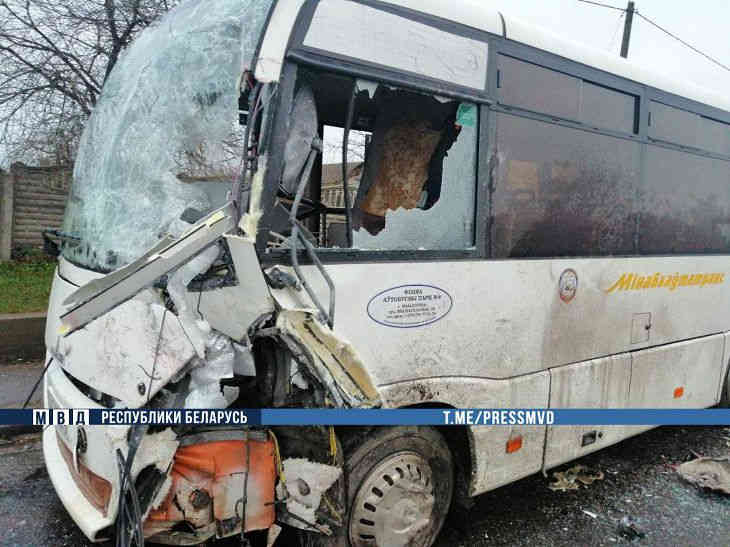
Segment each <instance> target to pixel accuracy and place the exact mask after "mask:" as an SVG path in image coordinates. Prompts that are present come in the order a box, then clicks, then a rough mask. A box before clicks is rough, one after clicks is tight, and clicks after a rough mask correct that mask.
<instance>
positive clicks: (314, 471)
mask: <svg viewBox="0 0 730 547" xmlns="http://www.w3.org/2000/svg"><path fill="white" fill-rule="evenodd" d="M282 464H283V466H284V476H285V477H286V483H281V482H280V483H279V484H278V485H277V489H276V490H277V498H278V499H280V500H285V501H286V510H287V513H289V514H286V513H285V514H284V515H282V516H281V518H280V520H281V521H282V522H285V523H286V524H289V525H290V526H294V527H295V528H301V529H303V530H312V531H317V532H324V533H327V532H330V533H331V530H330V529H329V527H328V526H326V525H322V524H318V523H317V516H316V514H315V512H316V511H317V510H318V509H319V506H320V503H322V496H323V495H324V494H325V492H327V490H329V488H330V487H331V486H332V485H333V484H334V483H335V481H336V480H337V479H339V478H340V475H341V474H342V468H340V467H335V466H333V465H325V464H323V463H317V462H313V461H310V460H307V459H304V458H288V459H286V460H284V461H283V462H282ZM292 515H294V516H292ZM297 517H298V518H297ZM306 523H310V524H316V526H314V527H313V526H310V525H307V524H306ZM327 535H329V534H327Z"/></svg>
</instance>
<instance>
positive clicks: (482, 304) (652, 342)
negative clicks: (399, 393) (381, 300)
mask: <svg viewBox="0 0 730 547" xmlns="http://www.w3.org/2000/svg"><path fill="white" fill-rule="evenodd" d="M729 265H730V258H729V257H726V256H697V257H656V258H654V257H641V258H595V259H555V260H542V259H541V260H495V261H490V260H480V261H476V260H474V261H472V260H469V261H450V262H441V261H431V262H416V263H413V262H409V263H400V262H398V263H393V262H390V263H360V264H329V265H327V271H328V272H329V274H330V276H331V277H332V279H333V280H334V283H335V287H336V290H337V306H336V310H335V331H336V332H337V333H338V334H339V335H341V336H343V337H344V338H346V339H348V340H349V341H350V342H351V343H352V344H353V345H354V346H355V347H356V348H357V350H358V351H359V352H360V355H361V357H362V359H363V361H364V362H365V363H366V364H368V365H369V367H370V372H371V374H372V375H373V377H374V378H375V380H376V382H377V383H378V384H381V385H382V384H390V383H393V382H400V381H406V380H412V379H421V378H430V377H439V376H466V377H477V378H511V377H514V376H520V375H524V374H529V373H532V372H537V371H540V370H546V369H549V368H552V367H557V366H561V365H566V364H570V363H577V362H581V361H588V360H591V359H595V358H598V357H604V356H607V355H615V354H618V353H623V352H626V351H635V350H638V349H642V348H645V347H649V346H659V345H664V344H670V343H672V342H677V341H680V340H687V339H690V338H697V337H701V336H707V335H710V334H716V333H721V332H724V331H726V330H728V329H729V328H730V278H729V279H727V280H723V282H722V283H717V284H707V285H705V286H704V287H700V286H699V285H696V286H685V287H677V288H676V289H675V290H670V288H668V287H663V288H651V289H650V288H646V289H637V290H619V289H615V290H613V291H611V292H607V291H608V290H609V289H610V288H611V287H612V286H613V285H614V284H615V283H616V282H617V281H618V280H619V279H620V278H621V276H622V275H623V274H626V273H637V274H640V275H644V276H650V275H654V274H655V273H657V272H658V273H662V274H665V275H668V274H672V275H674V274H675V273H679V274H688V275H689V274H697V273H710V272H720V273H723V272H725V271H727V268H728V266H729ZM568 269H572V270H573V271H575V272H576V274H577V278H578V287H577V290H576V292H575V296H574V298H573V299H572V300H570V301H569V302H564V301H563V300H562V299H561V297H560V291H559V286H558V285H559V280H560V276H561V274H562V273H563V272H564V271H566V270H568ZM303 271H304V272H305V274H304V275H305V276H306V278H307V280H308V282H309V283H310V284H311V285H312V286H313V287H314V288H315V292H316V293H317V294H318V295H319V297H320V298H321V300H322V301H323V302H325V303H326V302H327V298H328V293H327V290H326V286H325V284H324V281H323V279H322V277H321V275H320V274H319V273H318V272H317V270H316V269H315V268H314V267H312V266H305V267H303ZM419 285H428V286H432V287H436V288H438V289H440V290H441V291H443V292H445V293H447V294H448V295H449V296H450V298H451V300H452V302H453V305H452V308H451V310H450V311H449V312H448V313H447V314H445V315H444V316H443V317H441V318H440V319H438V320H436V321H435V322H432V323H430V324H427V325H424V326H418V327H413V328H394V327H389V326H384V325H382V324H379V323H377V322H376V321H374V320H373V319H371V318H370V316H369V315H368V303H369V302H370V300H371V299H372V298H373V297H375V296H376V295H378V294H379V293H381V292H383V291H385V290H387V289H390V288H395V287H402V286H414V287H416V286H419ZM274 293H275V295H276V296H277V298H279V299H280V300H281V301H282V302H285V303H286V304H287V305H288V306H297V305H298V306H306V307H311V306H312V305H311V303H310V302H309V300H308V299H307V297H306V294H305V293H304V292H303V291H300V292H297V293H294V294H292V293H290V294H288V295H286V296H284V295H282V291H274ZM646 314H651V316H650V329H648V334H649V336H648V339H645V340H639V341H637V342H635V343H632V329H633V330H637V329H636V323H637V318H636V317H635V316H637V315H638V316H639V320H642V319H643V318H644V317H645V316H646ZM634 339H635V340H636V337H634ZM718 361H719V360H718ZM717 366H718V367H720V365H719V363H718V365H717ZM719 374H720V370H719V368H718V369H717V370H716V373H715V376H719ZM715 387H716V384H715Z"/></svg>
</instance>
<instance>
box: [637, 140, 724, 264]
mask: <svg viewBox="0 0 730 547" xmlns="http://www.w3.org/2000/svg"><path fill="white" fill-rule="evenodd" d="M644 178H645V180H646V183H645V186H644V188H643V189H642V192H641V200H640V212H641V218H640V230H639V250H640V252H641V253H643V254H672V253H704V252H728V251H730V163H728V162H727V161H724V160H718V159H713V158H706V157H701V156H696V155H694V154H687V153H685V152H681V151H678V150H669V149H666V148H662V147H659V146H649V147H648V150H647V157H646V176H645V177H644Z"/></svg>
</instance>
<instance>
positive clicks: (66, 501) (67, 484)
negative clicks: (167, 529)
mask: <svg viewBox="0 0 730 547" xmlns="http://www.w3.org/2000/svg"><path fill="white" fill-rule="evenodd" d="M58 442H59V441H58V440H57V437H56V427H55V426H48V427H47V428H46V430H45V431H44V432H43V456H44V458H45V460H46V468H47V469H48V475H49V476H50V477H51V482H52V483H53V487H54V488H55V489H56V494H58V497H59V498H60V500H61V503H63V506H64V507H65V508H66V511H68V514H69V515H71V518H72V519H73V520H74V522H75V523H76V524H77V525H78V527H79V528H81V531H82V532H83V533H84V535H85V536H86V537H87V538H89V539H90V540H91V541H102V540H104V539H107V538H105V537H103V535H101V536H100V535H99V532H101V531H102V530H103V529H105V528H107V527H108V526H110V525H111V524H113V523H114V517H112V516H111V515H112V513H114V514H115V516H116V510H114V511H112V507H110V508H109V512H108V513H107V516H106V517H105V516H103V515H102V513H101V512H100V511H99V510H98V509H97V508H96V507H94V506H93V505H92V504H91V503H90V502H89V500H88V499H86V496H84V494H83V493H82V492H81V489H80V488H79V487H78V485H77V484H76V481H74V479H73V477H72V476H71V472H70V471H69V469H68V466H67V465H66V461H65V460H64V459H63V456H62V455H61V450H60V449H59V447H58ZM61 442H62V441H61ZM113 503H114V498H112V504H113Z"/></svg>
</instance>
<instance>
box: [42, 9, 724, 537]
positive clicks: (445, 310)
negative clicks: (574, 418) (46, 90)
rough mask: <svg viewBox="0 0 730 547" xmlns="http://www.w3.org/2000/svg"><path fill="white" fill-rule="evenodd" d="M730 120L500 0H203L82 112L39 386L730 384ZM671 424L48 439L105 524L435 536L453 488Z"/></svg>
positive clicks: (125, 531)
mask: <svg viewBox="0 0 730 547" xmlns="http://www.w3.org/2000/svg"><path fill="white" fill-rule="evenodd" d="M663 89H666V90H667V91H663ZM665 103H666V104H665ZM646 105H650V107H651V108H652V109H653V110H652V116H651V118H650V117H649V115H648V112H647V111H646ZM686 109H692V112H694V113H692V112H689V111H687V110H686ZM650 119H651V120H652V125H651V126H650V125H649V120H650ZM662 120H664V121H662ZM677 120H680V121H677ZM703 124H704V125H703ZM684 127H692V128H698V131H699V128H700V127H703V128H705V130H706V131H705V133H703V134H699V133H698V135H696V136H693V137H692V139H690V140H689V141H688V140H687V139H689V137H687V135H685V134H684V133H682V134H675V133H676V132H677V131H678V128H684ZM727 127H730V105H727V104H726V103H725V102H723V99H722V98H717V97H713V96H712V95H711V94H706V93H702V92H699V91H697V90H695V89H694V88H685V87H683V86H681V85H679V84H676V82H673V81H668V80H666V79H662V78H660V77H657V76H654V75H651V74H650V73H648V72H646V71H644V70H642V69H640V68H639V67H636V66H634V65H630V64H628V63H626V64H623V63H620V64H617V62H616V60H615V59H613V58H612V57H610V56H607V55H605V54H603V53H601V52H590V51H587V50H586V48H583V47H576V46H575V45H574V44H572V43H570V42H563V41H561V40H559V39H558V38H556V37H555V36H553V35H551V34H549V33H546V32H543V31H540V30H539V29H534V28H532V27H530V26H529V25H525V24H524V23H520V22H518V21H515V20H513V19H511V18H509V17H503V16H502V15H501V14H499V13H497V12H494V11H491V10H489V9H487V8H485V7H484V6H483V5H480V4H479V3H471V2H468V1H456V0H454V1H452V2H441V1H437V0H418V1H416V0H388V1H382V0H247V1H241V0H205V1H203V0H190V1H187V2H184V3H182V4H181V5H180V6H178V7H177V8H175V9H174V10H172V11H171V12H170V13H169V14H168V15H167V16H166V17H165V18H163V19H162V20H161V21H160V22H159V23H158V24H156V25H155V26H154V27H153V28H150V29H148V30H146V31H145V32H143V33H142V34H141V35H140V36H139V37H138V38H137V39H136V40H135V42H134V43H133V44H132V45H131V46H130V47H129V49H128V50H127V51H126V52H125V54H124V56H123V57H122V58H121V59H120V61H119V63H118V64H117V66H116V67H115V68H114V70H113V71H112V73H111V75H110V76H109V78H108V80H107V82H106V83H105V85H104V90H103V92H102V95H101V98H100V100H99V103H98V105H97V106H96V108H95V110H94V112H93V115H92V116H91V119H90V120H89V122H88V124H87V127H86V129H85V132H84V135H83V137H82V142H81V147H80V149H79V152H78V157H77V161H76V164H75V170H74V181H73V185H72V189H71V195H70V197H69V202H68V206H67V210H66V218H65V224H64V227H63V231H61V232H59V233H58V237H59V239H60V241H59V245H60V258H59V265H58V268H57V271H56V275H55V278H54V282H53V288H52V294H51V299H50V304H49V312H48V321H47V331H46V346H47V351H48V359H49V366H48V370H47V374H46V377H45V388H44V389H45V406H46V407H48V408H150V409H170V408H219V409H220V408H272V407H290V408H296V407H310V408H320V407H330V408H351V407H358V408H373V407H380V406H382V407H391V408H398V407H427V408H478V407H489V408H561V407H573V408H642V407H643V408H658V407H668V408H671V407H676V408H704V407H708V406H712V405H714V404H717V403H718V402H719V401H720V399H721V397H723V394H725V395H724V396H725V397H727V394H728V393H730V392H728V389H730V388H729V387H728V383H727V380H726V378H727V376H728V372H727V371H728V362H729V361H730V349H728V348H730V343H728V341H730V314H729V313H728V311H727V310H730V289H729V288H728V287H726V283H725V274H724V273H723V272H725V271H726V269H727V264H726V262H727V255H728V253H730V235H728V234H730V231H728V229H727V227H728V226H730V220H729V219H730V191H729V190H728V185H727V174H728V165H730V150H728V149H725V148H723V146H724V145H722V143H724V142H730V140H727V141H724V140H722V139H719V138H718V139H719V140H718V139H715V140H713V139H710V140H708V139H707V138H706V137H707V135H720V134H724V133H722V132H723V131H727V135H730V131H729V130H728V129H727ZM695 137H696V138H695ZM728 139H730V137H728ZM699 174H702V176H701V177H700V176H698V175H699ZM673 177H674V178H673ZM688 179H692V180H695V179H696V180H697V183H696V184H694V185H693V186H692V188H691V192H689V191H687V192H689V193H687V192H685V188H686V184H684V181H686V180H688ZM667 181H669V182H667ZM670 183H671V184H670ZM667 184H669V187H668V186H667ZM642 185H648V187H649V188H650V190H651V191H644V189H645V188H644V186H642ZM668 188H669V189H668ZM682 192H685V193H682ZM672 280H673V281H672ZM708 310H716V311H713V312H712V313H710V312H708ZM723 386H724V387H723ZM645 429H647V427H645V426H605V427H596V426H575V427H573V426H569V427H562V428H561V427H557V426H553V425H539V424H530V423H527V424H521V423H520V424H515V425H513V426H505V427H496V426H495V427H491V426H464V427H457V426H454V427H443V428H426V427H391V428H362V429H357V428H336V429H335V428H331V427H303V428H286V427H272V428H262V427H253V426H252V427H238V428H226V427H221V426H219V427H215V426H212V425H209V426H205V427H203V426H194V427H190V426H186V427H182V426H178V427H145V426H132V427H126V426H103V427H102V426H95V427H84V426H62V425H56V426H50V427H48V428H47V429H46V430H45V431H44V437H43V445H44V454H45V459H46V464H47V467H48V470H49V475H50V477H51V479H52V481H53V484H54V486H55V488H56V491H57V492H58V495H59V497H60V498H61V500H62V501H63V504H64V506H65V507H66V509H67V510H68V512H69V513H70V514H71V515H72V517H73V518H74V520H75V521H76V522H77V523H78V525H79V526H80V527H81V528H82V529H83V531H84V533H85V534H86V535H87V536H88V537H89V538H90V539H92V540H94V541H101V540H103V539H105V538H109V537H113V536H116V540H117V545H118V546H125V545H131V544H137V545H141V544H142V543H144V541H145V540H149V541H151V542H156V543H166V544H174V545H184V544H190V545H192V544H198V543H201V542H204V541H206V540H208V539H210V538H222V537H228V536H235V535H240V536H241V541H242V542H245V541H248V540H249V539H252V538H254V536H264V537H263V540H264V541H266V539H267V538H266V537H265V536H268V540H270V541H273V540H274V538H276V537H277V534H279V533H281V534H282V537H283V536H284V535H285V534H287V533H290V534H298V535H303V536H306V537H305V538H303V540H304V541H305V542H307V544H319V545H330V546H335V545H338V546H339V545H342V546H345V545H350V546H351V547H361V546H362V547H364V546H369V547H372V546H380V547H385V546H387V547H397V546H406V545H407V546H413V547H428V546H430V545H431V544H432V543H433V541H434V540H435V538H436V536H437V534H438V532H439V530H440V529H441V526H442V525H443V523H444V520H445V518H446V515H447V513H448V510H449V507H450V505H451V502H452V498H453V499H454V501H459V502H462V501H466V500H467V498H468V497H470V496H475V495H477V494H480V493H482V492H485V491H487V490H490V489H494V488H497V487H499V486H502V485H504V484H507V483H509V482H511V481H514V480H517V479H519V478H522V477H525V476H527V475H529V474H532V473H536V472H539V471H545V470H546V469H549V468H551V467H554V466H557V465H560V464H562V463H564V462H566V461H569V460H571V459H574V458H577V457H580V456H583V455H585V454H587V453H589V452H592V451H594V450H597V449H599V448H601V447H604V446H608V445H610V444H613V443H616V442H618V441H620V440H621V439H624V438H626V437H628V436H630V435H634V434H636V433H639V432H640V431H643V430H645ZM282 530H283V531H282ZM259 539H262V538H261V537H256V540H259ZM285 544H286V543H285Z"/></svg>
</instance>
